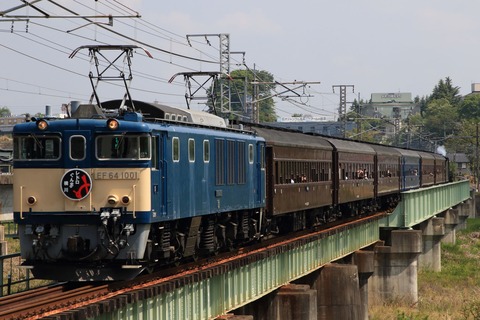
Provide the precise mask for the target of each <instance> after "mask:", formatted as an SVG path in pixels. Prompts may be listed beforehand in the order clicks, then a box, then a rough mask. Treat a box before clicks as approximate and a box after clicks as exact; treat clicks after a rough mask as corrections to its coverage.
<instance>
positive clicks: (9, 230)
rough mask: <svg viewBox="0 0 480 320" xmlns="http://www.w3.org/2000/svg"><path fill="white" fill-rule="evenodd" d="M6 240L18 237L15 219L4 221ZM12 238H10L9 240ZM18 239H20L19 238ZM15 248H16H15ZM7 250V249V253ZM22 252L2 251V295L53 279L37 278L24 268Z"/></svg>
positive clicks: (0, 287)
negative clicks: (22, 265) (9, 252)
mask: <svg viewBox="0 0 480 320" xmlns="http://www.w3.org/2000/svg"><path fill="white" fill-rule="evenodd" d="M0 226H3V231H4V236H5V240H7V241H4V242H7V243H8V242H11V241H15V240H13V239H18V227H17V224H16V223H14V222H13V221H2V222H1V223H0ZM8 239H10V240H8ZM17 241H18V240H17ZM14 250H15V249H14ZM6 252H7V251H6V250H5V253H6ZM21 264H22V258H21V256H20V252H16V253H11V254H5V255H1V253H0V274H1V277H0V297H3V296H6V295H9V294H13V293H17V292H22V291H26V290H29V289H30V288H36V287H39V286H42V285H45V284H48V283H50V282H51V281H43V280H36V279H35V278H34V277H33V276H32V274H31V272H30V269H28V268H22V267H21Z"/></svg>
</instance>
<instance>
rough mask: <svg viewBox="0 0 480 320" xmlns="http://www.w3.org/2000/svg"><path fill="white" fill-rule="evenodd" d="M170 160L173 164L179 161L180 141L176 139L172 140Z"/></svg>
mask: <svg viewBox="0 0 480 320" xmlns="http://www.w3.org/2000/svg"><path fill="white" fill-rule="evenodd" d="M172 160H173V162H179V161H180V139H178V137H174V138H173V139H172Z"/></svg>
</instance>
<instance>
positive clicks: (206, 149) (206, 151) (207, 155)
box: [203, 140, 210, 163]
mask: <svg viewBox="0 0 480 320" xmlns="http://www.w3.org/2000/svg"><path fill="white" fill-rule="evenodd" d="M203 162H205V163H208V162H210V141H208V140H203Z"/></svg>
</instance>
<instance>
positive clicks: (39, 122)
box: [37, 119, 48, 131]
mask: <svg viewBox="0 0 480 320" xmlns="http://www.w3.org/2000/svg"><path fill="white" fill-rule="evenodd" d="M37 128H38V129H39V130H42V131H43V130H47V128H48V122H47V121H45V120H43V119H42V120H37Z"/></svg>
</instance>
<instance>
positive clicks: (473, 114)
mask: <svg viewBox="0 0 480 320" xmlns="http://www.w3.org/2000/svg"><path fill="white" fill-rule="evenodd" d="M458 114H459V116H460V118H461V119H466V120H474V121H477V122H478V121H480V95H479V94H472V95H468V96H466V97H465V99H464V100H463V101H462V103H461V104H460V106H459V109H458Z"/></svg>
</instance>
